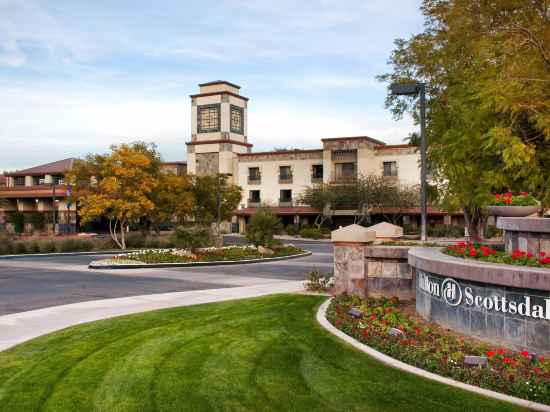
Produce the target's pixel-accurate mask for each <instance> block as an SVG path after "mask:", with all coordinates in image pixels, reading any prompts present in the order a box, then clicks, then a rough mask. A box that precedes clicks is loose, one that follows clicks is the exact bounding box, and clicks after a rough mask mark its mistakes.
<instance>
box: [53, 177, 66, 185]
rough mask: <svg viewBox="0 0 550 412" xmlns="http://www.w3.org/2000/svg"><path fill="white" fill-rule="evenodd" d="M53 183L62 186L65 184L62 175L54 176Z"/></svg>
mask: <svg viewBox="0 0 550 412" xmlns="http://www.w3.org/2000/svg"><path fill="white" fill-rule="evenodd" d="M52 181H53V184H54V185H62V184H63V183H64V182H63V176H61V175H54V176H52Z"/></svg>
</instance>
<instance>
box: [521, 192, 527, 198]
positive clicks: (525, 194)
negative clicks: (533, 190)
mask: <svg viewBox="0 0 550 412" xmlns="http://www.w3.org/2000/svg"><path fill="white" fill-rule="evenodd" d="M519 194H520V196H523V197H526V196H529V192H519Z"/></svg>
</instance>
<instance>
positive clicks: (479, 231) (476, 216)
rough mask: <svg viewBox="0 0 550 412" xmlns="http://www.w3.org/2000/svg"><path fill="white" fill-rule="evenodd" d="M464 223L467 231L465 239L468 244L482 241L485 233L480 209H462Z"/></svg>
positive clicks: (483, 217) (484, 219)
mask: <svg viewBox="0 0 550 412" xmlns="http://www.w3.org/2000/svg"><path fill="white" fill-rule="evenodd" d="M463 209H464V221H465V224H466V229H467V231H468V233H467V236H466V239H467V240H468V241H469V242H475V241H480V240H483V237H484V232H485V221H486V218H485V216H483V214H482V213H481V209H479V208H477V207H474V208H467V207H464V208H463Z"/></svg>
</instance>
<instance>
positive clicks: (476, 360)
mask: <svg viewBox="0 0 550 412" xmlns="http://www.w3.org/2000/svg"><path fill="white" fill-rule="evenodd" d="M464 363H465V364H466V365H474V366H487V357H486V356H473V355H466V356H465V357H464Z"/></svg>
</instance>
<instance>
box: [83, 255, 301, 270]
mask: <svg viewBox="0 0 550 412" xmlns="http://www.w3.org/2000/svg"><path fill="white" fill-rule="evenodd" d="M311 254H312V253H311V252H310V251H306V252H305V253H300V254H297V255H291V256H279V257H273V258H262V259H248V260H219V261H216V262H190V263H146V264H137V265H92V264H90V265H88V268H89V269H150V268H167V267H168V268H178V267H196V266H223V265H246V264H251V263H263V262H275V261H278V260H289V259H297V258H301V257H306V256H310V255H311Z"/></svg>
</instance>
